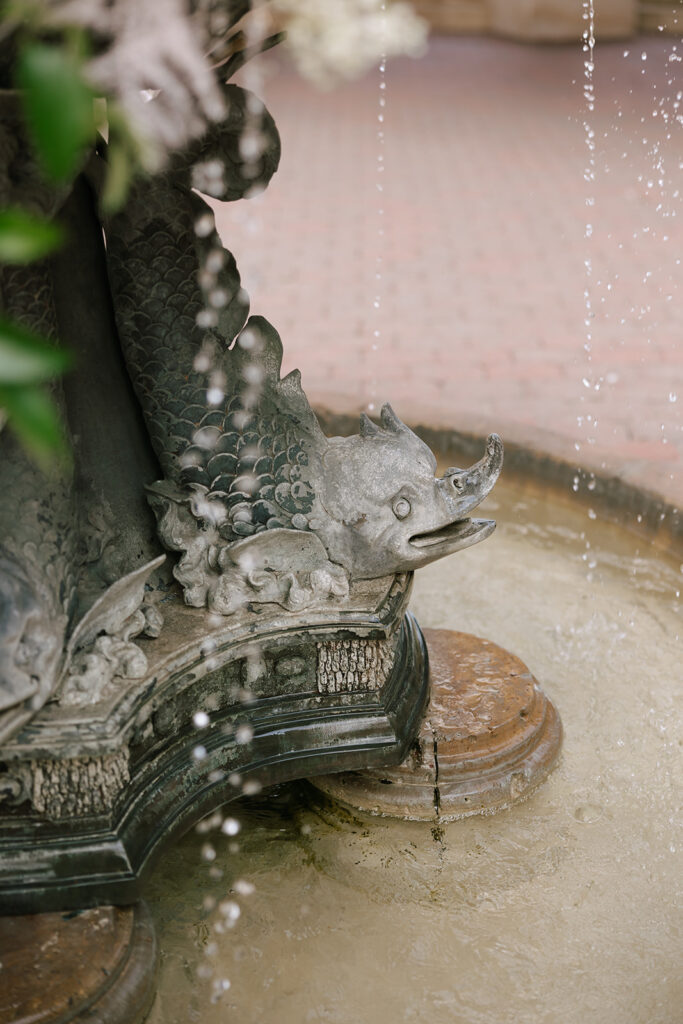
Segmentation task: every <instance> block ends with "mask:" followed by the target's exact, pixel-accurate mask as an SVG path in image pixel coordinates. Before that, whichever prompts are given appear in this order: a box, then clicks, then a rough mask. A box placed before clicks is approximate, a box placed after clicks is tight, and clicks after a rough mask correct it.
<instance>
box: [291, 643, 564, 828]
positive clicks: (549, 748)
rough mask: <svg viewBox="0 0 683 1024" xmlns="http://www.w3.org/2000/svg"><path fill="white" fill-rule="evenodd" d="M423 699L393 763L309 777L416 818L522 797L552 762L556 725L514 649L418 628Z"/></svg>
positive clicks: (444, 816) (364, 804) (338, 792)
mask: <svg viewBox="0 0 683 1024" xmlns="http://www.w3.org/2000/svg"><path fill="white" fill-rule="evenodd" d="M424 635H425V639H426V641H427V647H428V650H429V669H430V681H431V695H430V704H429V707H428V709H427V715H426V718H425V720H424V723H423V725H422V729H421V731H420V734H419V736H418V739H417V740H416V742H415V744H414V746H413V749H412V750H411V753H410V755H409V756H408V758H407V759H406V760H405V761H404V762H403V763H402V764H401V765H399V766H398V767H397V768H385V769H381V768H378V769H370V770H367V771H360V772H343V773H341V774H339V775H325V776H320V777H318V778H315V779H311V782H312V783H313V785H315V786H317V787H318V788H319V789H320V790H322V791H323V792H324V793H325V794H327V795H328V796H330V797H332V798H333V799H335V800H338V801H340V802H341V803H343V804H345V805H346V806H348V807H351V808H353V809H355V810H361V811H367V812H370V813H372V814H381V815H386V816H389V817H395V818H410V819H415V820H423V821H434V820H446V821H447V820H453V819H456V818H464V817H466V816H468V815H470V814H481V813H493V812H494V811H497V810H501V809H503V808H504V807H507V806H509V805H510V804H512V803H514V802H516V801H517V800H521V799H523V798H524V797H526V796H527V795H528V794H529V793H530V792H531V790H533V789H534V788H535V787H536V786H537V785H538V784H539V783H540V782H542V781H543V779H544V778H545V777H546V775H547V774H548V772H549V771H550V769H551V768H552V767H553V765H554V763H555V761H556V760H557V756H558V754H559V751H560V745H561V742H562V725H561V723H560V718H559V715H558V714H557V711H556V710H555V707H554V706H553V704H552V703H551V701H550V700H548V698H547V697H546V696H545V694H544V693H543V691H542V690H541V689H540V687H539V685H538V683H537V682H536V680H535V679H534V677H533V676H532V675H531V673H530V672H529V669H528V668H527V666H526V665H525V664H524V662H522V661H520V659H519V658H517V657H516V656H515V655H514V654H511V653H510V652H509V651H506V650H505V649H504V648H502V647H499V646H498V645H497V644H494V643H492V642H491V641H490V640H482V639H480V638H479V637H476V636H471V635H470V634H469V633H457V632H455V631H452V630H447V629H425V630H424Z"/></svg>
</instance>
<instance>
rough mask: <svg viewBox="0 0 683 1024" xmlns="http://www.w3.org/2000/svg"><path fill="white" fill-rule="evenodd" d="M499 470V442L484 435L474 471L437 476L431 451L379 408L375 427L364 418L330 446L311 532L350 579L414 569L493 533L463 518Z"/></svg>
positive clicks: (482, 522)
mask: <svg viewBox="0 0 683 1024" xmlns="http://www.w3.org/2000/svg"><path fill="white" fill-rule="evenodd" d="M502 464H503V443H502V441H501V439H500V438H499V437H498V435H497V434H491V435H490V436H489V438H488V440H487V442H486V454H485V455H484V457H483V458H482V459H481V460H480V461H479V462H478V463H476V465H474V466H471V467H470V468H469V469H459V468H456V467H452V468H450V469H447V470H446V472H445V473H444V475H443V476H442V477H437V476H436V459H435V457H434V454H433V453H432V451H431V450H430V448H429V447H428V446H427V445H426V444H425V443H424V442H423V441H421V440H420V438H419V437H418V436H417V435H416V434H415V433H413V431H412V430H410V428H409V427H407V426H406V425H405V424H404V423H402V422H401V420H400V419H399V418H398V416H397V415H396V414H395V412H394V411H393V409H392V408H391V406H390V405H385V406H384V407H383V408H382V413H381V425H380V426H378V425H376V424H375V423H373V422H372V420H370V419H369V418H368V417H367V416H366V415H365V414H363V415H362V416H361V425H360V434H357V435H354V436H353V437H343V438H342V437H340V438H331V439H330V440H329V443H328V446H327V448H326V450H325V452H324V454H323V456H322V459H321V463H320V467H321V474H320V479H319V480H317V481H316V482H315V484H314V489H315V491H316V495H317V497H318V504H319V510H318V514H316V515H315V517H314V519H313V521H312V522H311V528H312V529H315V531H316V532H317V533H318V535H319V536H320V537H321V539H322V540H323V543H324V544H325V546H326V548H327V550H328V552H329V555H330V558H331V559H332V561H334V562H338V563H339V564H341V565H343V566H344V567H345V568H346V569H347V570H348V571H349V573H350V575H351V578H355V579H372V578H374V577H378V576H385V575H388V574H390V573H394V572H407V571H410V570H413V569H419V568H420V567H421V566H423V565H427V564H428V563H429V562H433V561H435V560H436V559H437V558H442V557H443V556H444V555H449V554H452V553H453V552H454V551H459V550H461V549H462V548H466V547H469V546H470V545H471V544H476V543H478V542H479V541H480V540H484V539H485V538H486V537H488V536H489V535H490V534H491V533H492V532H493V530H494V529H495V525H496V524H495V522H493V521H492V520H489V519H470V518H469V513H470V512H471V511H472V510H473V509H474V508H476V506H477V505H478V504H479V503H480V502H481V501H482V500H483V499H484V498H485V497H486V495H487V494H488V493H489V491H490V490H491V488H492V487H493V485H494V484H495V482H496V480H497V478H498V475H499V473H500V470H501V467H502Z"/></svg>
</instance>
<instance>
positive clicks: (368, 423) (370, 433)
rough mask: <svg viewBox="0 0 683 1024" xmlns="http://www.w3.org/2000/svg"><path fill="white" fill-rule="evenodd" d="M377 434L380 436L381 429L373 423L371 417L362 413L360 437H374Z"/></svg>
mask: <svg viewBox="0 0 683 1024" xmlns="http://www.w3.org/2000/svg"><path fill="white" fill-rule="evenodd" d="M375 434H379V427H378V426H377V424H376V423H373V422H372V420H371V419H370V417H369V416H367V415H366V414H365V413H364V412H362V413H361V414H360V436H361V437H374V436H375Z"/></svg>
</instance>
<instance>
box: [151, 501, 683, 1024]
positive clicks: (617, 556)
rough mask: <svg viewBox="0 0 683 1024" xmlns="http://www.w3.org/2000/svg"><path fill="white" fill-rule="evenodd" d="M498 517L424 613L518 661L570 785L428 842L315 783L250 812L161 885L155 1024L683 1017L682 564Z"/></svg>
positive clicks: (532, 506) (627, 537)
mask: <svg viewBox="0 0 683 1024" xmlns="http://www.w3.org/2000/svg"><path fill="white" fill-rule="evenodd" d="M487 504H488V512H490V513H491V514H492V515H494V516H495V517H496V519H497V520H498V522H499V527H498V530H497V531H496V533H495V534H494V535H493V537H492V538H491V539H490V540H488V541H487V542H486V543H485V544H483V545H480V546H478V547H475V548H472V549H470V550H467V551H463V552H460V553H458V554H457V555H454V556H451V557H450V558H449V559H446V560H445V561H443V562H440V563H436V564H435V565H433V566H431V567H429V568H427V569H424V570H421V571H420V572H419V573H418V574H417V577H416V586H415V592H414V598H413V601H412V605H411V607H412V608H413V610H414V611H415V613H416V614H417V615H418V617H419V619H420V622H421V623H422V625H423V626H433V627H447V628H452V629H461V630H466V631H470V632H472V633H475V634H479V635H484V636H486V637H488V638H489V639H492V640H494V641H495V642H497V643H500V644H502V645H503V646H505V647H507V648H509V649H510V650H512V651H514V652H515V653H516V654H518V655H520V656H521V657H522V658H523V659H524V660H525V661H526V662H527V663H528V665H529V666H530V668H531V670H532V671H533V672H534V674H535V675H536V677H537V678H538V680H539V681H540V682H541V684H542V685H543V687H544V689H545V690H546V692H547V693H548V694H549V696H550V697H551V698H552V699H553V701H554V702H555V703H556V705H557V707H558V709H559V711H560V713H561V715H562V719H563V723H564V728H565V740H564V748H563V755H562V759H561V762H560V765H559V767H558V768H556V769H555V771H554V772H553V773H552V774H551V776H550V778H549V779H548V780H547V781H546V782H545V783H544V784H543V785H542V786H541V787H540V788H539V789H538V790H537V791H536V793H535V794H534V795H533V796H532V797H531V798H530V799H529V800H528V801H527V802H525V803H523V804H520V805H517V806H515V807H512V808H511V809H509V810H507V811H505V812H503V813H500V814H498V815H495V816H493V817H473V818H469V819H466V820H464V821H460V822H455V823H453V824H449V825H445V826H443V827H442V828H438V829H435V828H434V827H433V826H430V825H429V824H424V823H416V822H415V823H411V822H399V821H391V820H388V819H379V818H363V817H360V816H358V817H355V816H353V815H349V814H347V813H346V812H344V811H343V810H341V809H340V808H336V807H334V806H332V805H330V804H325V803H324V802H323V801H322V800H321V799H320V798H319V797H318V796H317V795H316V793H315V791H314V790H313V789H312V788H310V787H307V786H306V785H304V784H298V785H296V784H295V785H291V786H285V787H282V788H280V789H279V790H276V791H269V792H268V793H267V794H264V795H263V796H262V797H258V798H256V799H252V800H244V799H243V800H242V801H241V802H240V803H239V804H238V805H236V807H235V809H234V815H235V819H239V821H240V823H241V832H240V833H239V835H238V836H237V840H238V841H237V842H236V841H235V838H234V837H231V836H229V835H225V834H221V833H220V830H218V831H217V838H216V840H215V843H214V845H215V850H216V857H215V859H214V860H213V862H212V863H211V865H210V867H209V866H208V865H205V864H202V856H201V851H202V847H203V846H204V844H205V843H206V835H205V834H199V835H198V834H195V833H190V834H188V835H187V836H186V837H185V839H183V840H182V841H181V842H180V843H179V844H178V845H177V846H176V847H175V848H174V849H172V850H171V851H170V852H169V853H168V854H167V855H166V856H165V858H164V859H163V860H162V862H161V863H160V864H159V866H158V868H157V870H156V872H155V874H154V877H153V879H152V881H151V884H150V886H149V889H148V892H147V898H148V900H149V901H150V903H151V906H152V910H153V914H154V917H155V919H156V922H157V926H158V929H159V936H160V943H161V950H162V962H161V976H160V986H159V995H158V998H157V1002H156V1004H155V1007H154V1010H153V1012H152V1016H151V1018H150V1021H151V1024H175V1022H176V1021H177V1022H178V1024H180V1022H181V1021H182V1022H183V1024H185V1022H187V1021H195V1020H196V1021H200V1020H201V1021H202V1022H204V1024H213V1022H216V1024H217V1022H219V1021H223V1020H225V1019H226V1014H228V1013H230V1014H234V1019H236V1020H240V1021H243V1022H245V1024H251V1022H253V1024H256V1022H273V1024H274V1022H278V1024H299V1022H301V1021H334V1022H336V1024H347V1022H348V1024H357V1022H359V1021H371V1020H372V1021H373V1022H374V1021H377V1022H378V1024H385V1022H386V1024H389V1022H392V1024H393V1022H395V1021H397V1020H403V1021H419V1022H422V1021H425V1020H429V1021H432V1022H437V1024H440V1022H443V1024H447V1022H448V1024H453V1022H460V1021H462V1022H467V1024H504V1022H510V1024H512V1022H515V1024H518V1022H521V1021H533V1022H534V1024H541V1022H543V1024H546V1022H547V1024H551V1022H552V1024H555V1022H557V1021H562V1022H563V1024H573V1022H577V1024H585V1022H586V1021H596V1022H597V1021H600V1022H601V1024H623V1022H624V1021H629V1022H631V1024H636V1022H638V1024H641V1022H642V1024H659V1022H661V1024H673V1022H674V1021H675V1020H677V1019H680V1018H679V1017H678V1014H679V1013H680V1006H681V1005H683V991H682V990H681V981H680V971H679V967H680V959H681V953H682V952H683V950H682V949H681V940H680V920H679V919H677V912H676V909H675V908H676V903H677V899H678V898H679V896H680V891H679V887H680V877H681V873H680V849H681V836H680V826H681V821H680V811H679V795H677V791H676V789H677V784H678V787H679V789H680V781H681V777H682V767H683V766H682V764H681V752H680V737H678V738H677V737H676V735H675V725H674V723H675V722H676V721H677V713H676V703H677V701H678V700H679V698H680V677H681V670H680V633H681V624H682V619H681V605H680V600H679V595H680V586H681V582H682V581H683V575H682V573H683V566H681V565H679V563H678V561H677V560H676V559H674V558H671V557H669V556H667V554H666V553H665V552H664V551H662V550H660V549H658V548H657V547H656V546H654V545H653V544H651V543H650V542H648V541H647V540H644V539H639V538H638V537H637V536H636V535H635V534H633V533H631V532H629V531H628V530H626V529H623V528H620V527H617V526H615V525H614V524H611V523H607V522H605V521H603V520H602V519H601V518H600V517H599V516H598V517H596V518H595V519H594V520H587V519H586V516H585V508H584V507H583V506H582V505H580V504H579V503H575V504H572V503H570V502H569V501H567V500H565V499H564V498H557V497H553V496H552V495H550V494H549V493H548V492H547V491H542V490H540V489H539V488H537V487H535V486H531V485H527V486H521V485H516V484H509V483H508V484H506V483H505V482H503V483H502V484H499V485H498V488H497V490H496V500H495V501H492V500H491V499H489V501H488V503H487ZM586 540H589V541H590V544H591V552H592V555H593V558H594V560H595V563H596V564H595V567H594V569H593V571H592V573H591V579H590V580H588V579H587V577H586V570H585V541H586ZM229 820H232V819H229ZM252 887H253V892H252V891H251V890H252ZM236 907H237V909H235V908H236ZM237 915H239V920H237ZM227 983H229V987H227ZM219 992H222V993H223V994H222V995H221V997H220V998H217V993H219ZM228 1019H230V1018H229V1017H228Z"/></svg>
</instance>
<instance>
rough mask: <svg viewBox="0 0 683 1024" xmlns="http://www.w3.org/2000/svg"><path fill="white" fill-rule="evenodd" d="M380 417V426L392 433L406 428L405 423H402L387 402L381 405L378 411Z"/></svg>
mask: <svg viewBox="0 0 683 1024" xmlns="http://www.w3.org/2000/svg"><path fill="white" fill-rule="evenodd" d="M380 419H381V421H382V426H383V427H384V429H385V430H390V431H392V433H394V434H398V433H399V432H400V431H402V430H407V429H408V427H406V425H405V423H403V422H402V421H401V420H400V419H399V418H398V416H397V415H396V413H395V412H394V410H393V409H392V408H391V406H390V405H389V403H388V402H386V403H385V404H384V405H383V406H382V412H381V413H380Z"/></svg>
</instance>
